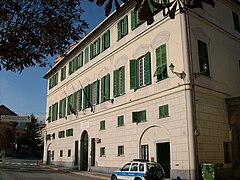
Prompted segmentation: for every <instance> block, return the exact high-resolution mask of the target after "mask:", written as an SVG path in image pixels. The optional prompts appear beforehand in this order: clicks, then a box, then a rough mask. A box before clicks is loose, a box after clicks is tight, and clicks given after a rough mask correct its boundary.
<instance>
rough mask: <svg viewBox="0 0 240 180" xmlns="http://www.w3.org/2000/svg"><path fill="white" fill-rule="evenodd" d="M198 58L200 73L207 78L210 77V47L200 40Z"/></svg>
mask: <svg viewBox="0 0 240 180" xmlns="http://www.w3.org/2000/svg"><path fill="white" fill-rule="evenodd" d="M198 56H199V67H200V73H201V74H202V75H205V76H210V71H209V61H208V47H207V44H206V43H205V42H203V41H201V40H198Z"/></svg>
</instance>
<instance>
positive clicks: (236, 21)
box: [232, 12, 240, 32]
mask: <svg viewBox="0 0 240 180" xmlns="http://www.w3.org/2000/svg"><path fill="white" fill-rule="evenodd" d="M232 16H233V25H234V29H235V30H236V31H238V32H240V18H239V15H238V14H236V13H235V12H232Z"/></svg>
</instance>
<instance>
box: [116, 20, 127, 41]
mask: <svg viewBox="0 0 240 180" xmlns="http://www.w3.org/2000/svg"><path fill="white" fill-rule="evenodd" d="M117 28H118V40H120V39H121V38H123V37H124V36H126V35H127V34H128V16H125V17H124V18H123V19H121V20H120V21H119V22H118V24H117Z"/></svg>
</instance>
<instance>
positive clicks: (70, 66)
mask: <svg viewBox="0 0 240 180" xmlns="http://www.w3.org/2000/svg"><path fill="white" fill-rule="evenodd" d="M73 72H74V60H71V61H70V62H69V63H68V74H69V75H71V74H72V73H73Z"/></svg>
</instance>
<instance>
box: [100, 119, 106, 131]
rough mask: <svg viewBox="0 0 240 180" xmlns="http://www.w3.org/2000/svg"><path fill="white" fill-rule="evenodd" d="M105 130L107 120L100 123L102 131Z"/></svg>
mask: <svg viewBox="0 0 240 180" xmlns="http://www.w3.org/2000/svg"><path fill="white" fill-rule="evenodd" d="M104 129H105V120H103V121H100V130H104Z"/></svg>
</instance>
